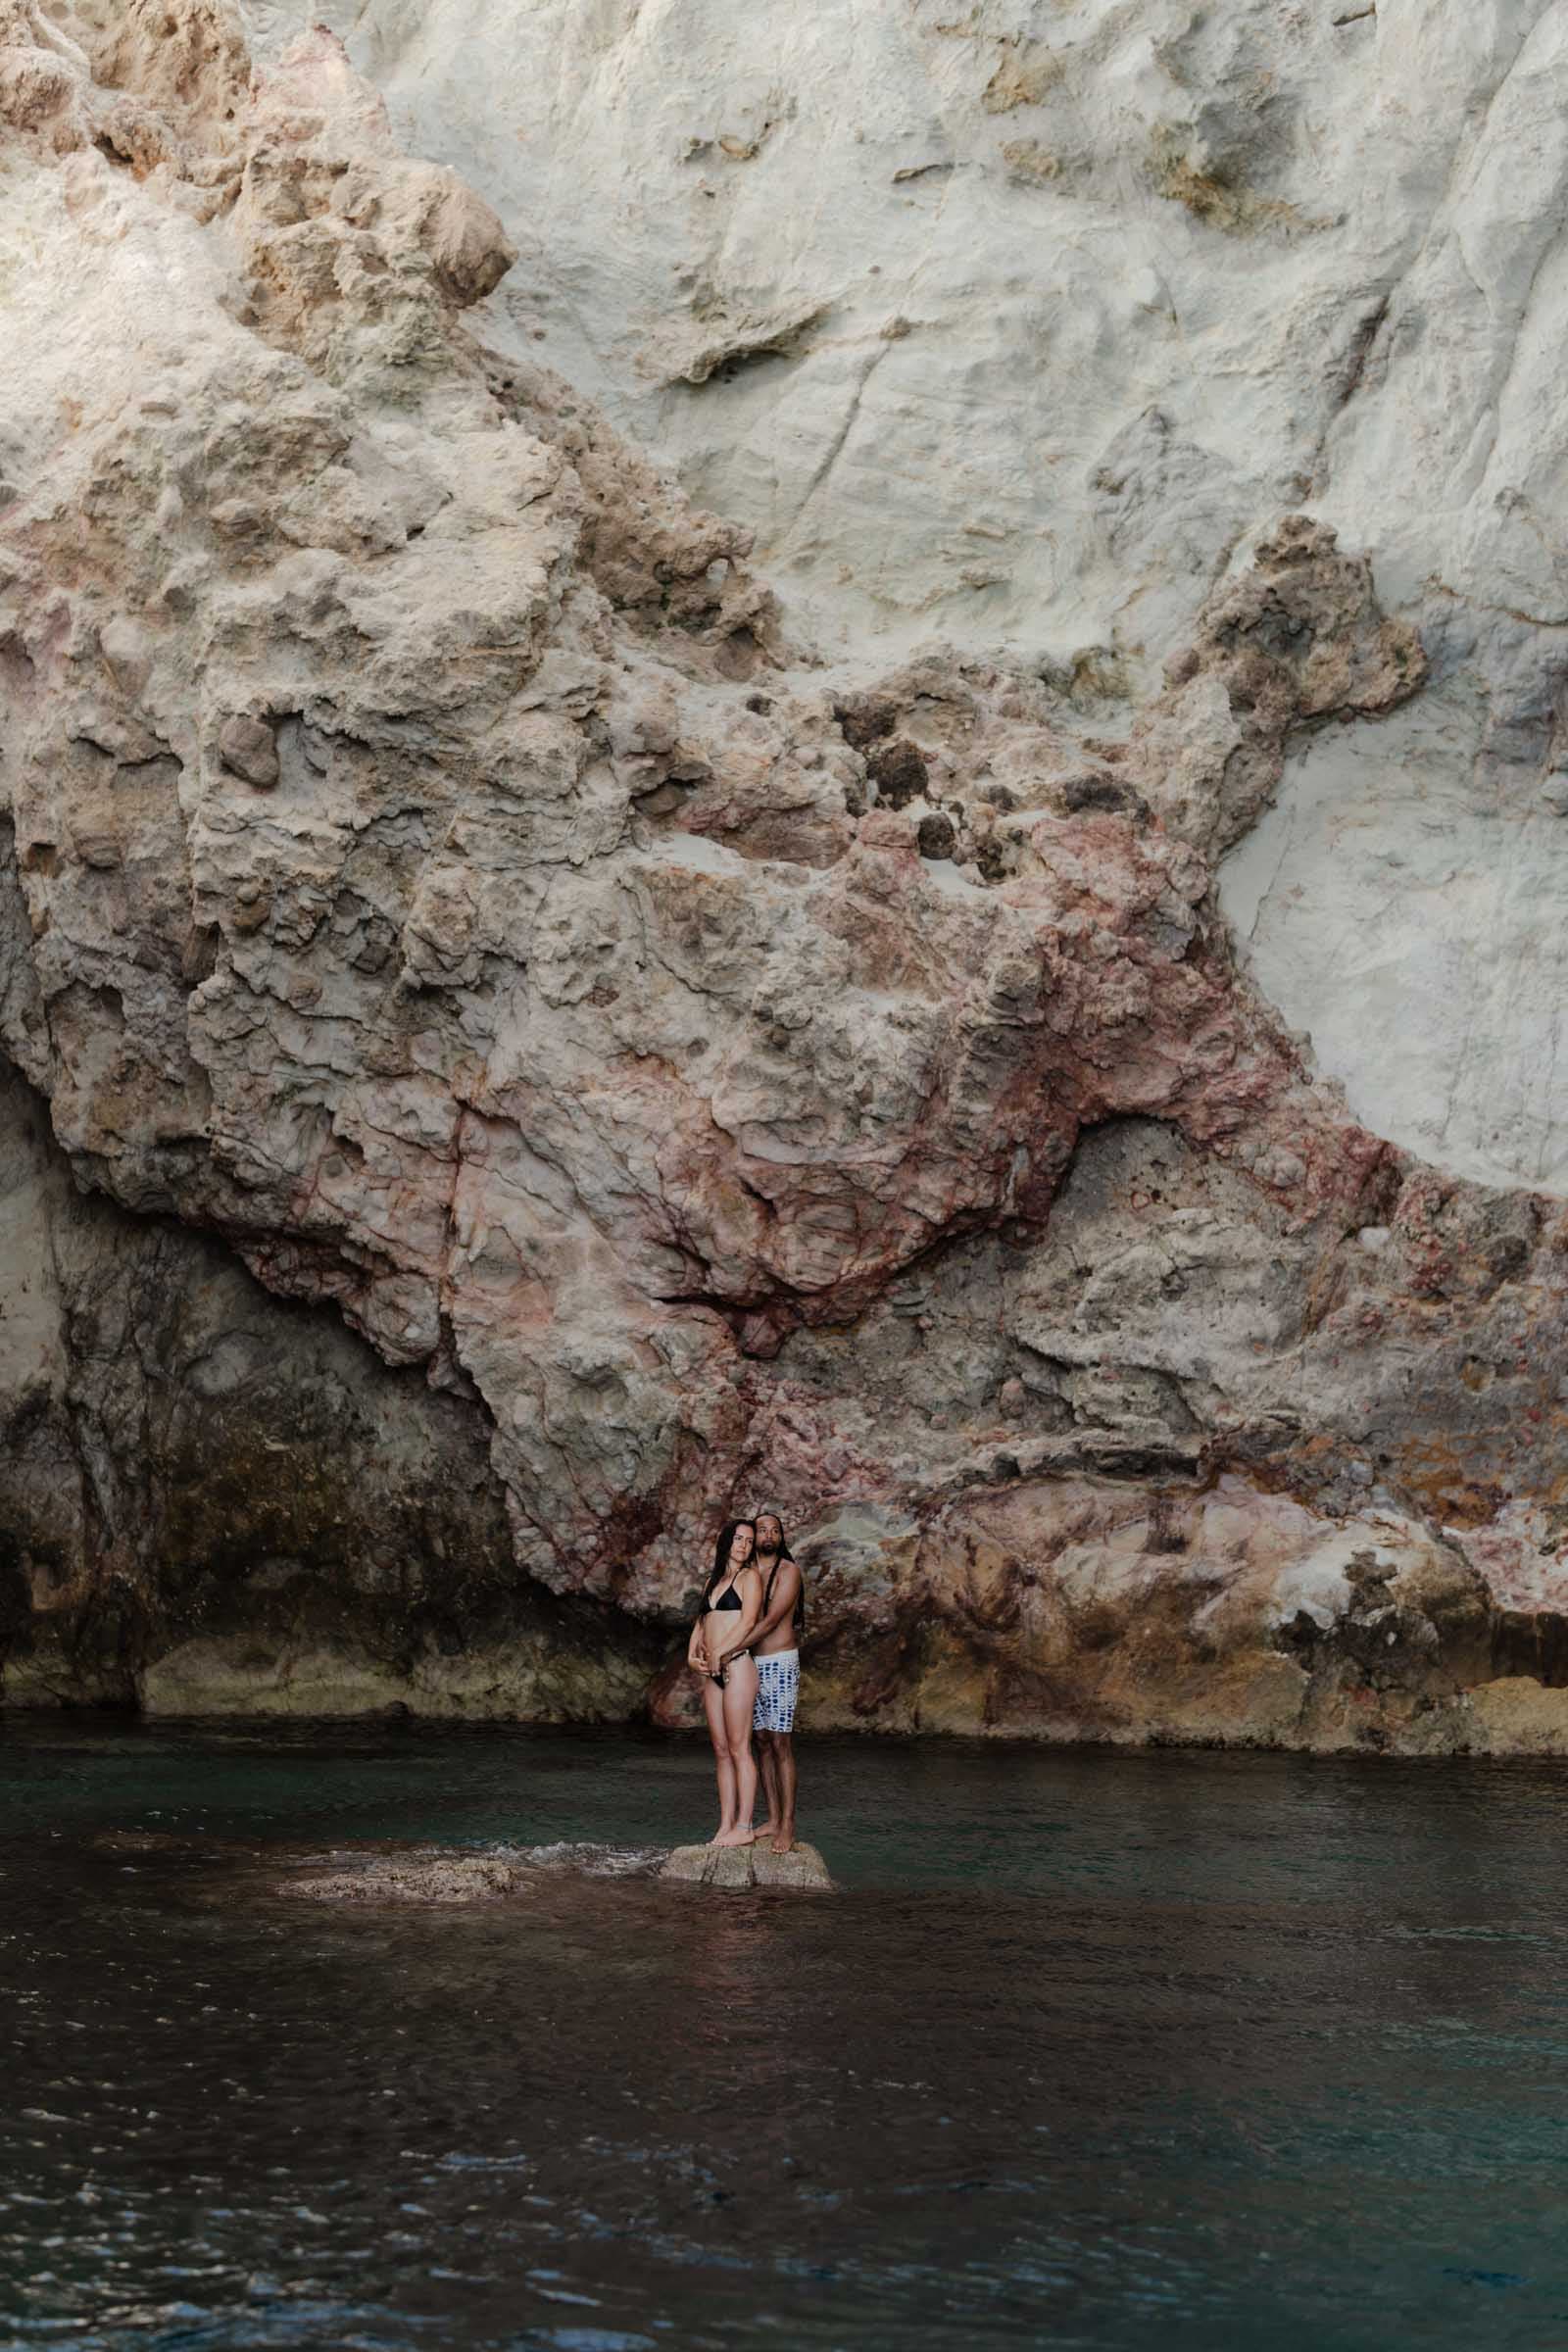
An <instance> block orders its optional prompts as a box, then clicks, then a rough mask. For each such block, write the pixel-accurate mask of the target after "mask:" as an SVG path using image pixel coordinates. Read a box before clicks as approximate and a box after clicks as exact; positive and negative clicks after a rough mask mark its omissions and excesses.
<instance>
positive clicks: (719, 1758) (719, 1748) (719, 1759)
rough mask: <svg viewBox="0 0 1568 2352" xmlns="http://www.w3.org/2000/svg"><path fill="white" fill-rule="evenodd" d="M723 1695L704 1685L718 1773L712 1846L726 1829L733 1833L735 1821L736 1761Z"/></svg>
mask: <svg viewBox="0 0 1568 2352" xmlns="http://www.w3.org/2000/svg"><path fill="white" fill-rule="evenodd" d="M724 1696H725V1694H724V1692H723V1691H721V1690H720V1689H719V1687H718V1685H717V1684H716V1683H712V1682H708V1683H704V1685H703V1713H704V1714H705V1715H706V1716H707V1717H708V1736H709V1738H710V1739H711V1740H712V1742H713V1762H714V1764H715V1765H716V1767H717V1770H718V1828H717V1829H716V1830H715V1831H714V1832H713V1835H712V1837H711V1838H710V1839H709V1841H708V1842H709V1844H710V1845H716V1844H717V1843H718V1841H719V1839H720V1838H722V1837H723V1835H724V1833H725V1832H726V1831H727V1830H733V1828H734V1827H735V1819H736V1814H735V1795H736V1789H735V1762H734V1758H733V1757H732V1756H731V1754H730V1752H729V1731H728V1729H727V1727H726V1725H725V1721H724Z"/></svg>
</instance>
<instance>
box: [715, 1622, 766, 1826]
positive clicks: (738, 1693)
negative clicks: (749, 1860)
mask: <svg viewBox="0 0 1568 2352" xmlns="http://www.w3.org/2000/svg"><path fill="white" fill-rule="evenodd" d="M720 1695H721V1697H722V1699H723V1702H724V1707H723V1720H724V1724H725V1727H726V1728H727V1730H728V1733H729V1752H730V1761H731V1766H732V1769H733V1771H734V1775H735V1810H734V1812H733V1814H732V1816H731V1818H730V1824H729V1827H728V1828H727V1829H723V1830H720V1832H719V1834H718V1836H717V1837H716V1838H714V1839H713V1843H714V1844H715V1845H748V1844H750V1842H751V1840H752V1838H753V1837H754V1836H755V1835H756V1833H755V1832H754V1830H753V1828H752V1813H753V1811H754V1809H755V1807H756V1804H757V1759H756V1757H755V1756H754V1755H753V1754H752V1709H753V1707H754V1706H755V1705H756V1704H757V1668H756V1666H755V1665H754V1664H753V1663H752V1660H751V1659H750V1658H732V1659H730V1661H729V1665H728V1680H727V1682H726V1684H725V1688H724V1690H723V1691H722V1692H721V1693H720Z"/></svg>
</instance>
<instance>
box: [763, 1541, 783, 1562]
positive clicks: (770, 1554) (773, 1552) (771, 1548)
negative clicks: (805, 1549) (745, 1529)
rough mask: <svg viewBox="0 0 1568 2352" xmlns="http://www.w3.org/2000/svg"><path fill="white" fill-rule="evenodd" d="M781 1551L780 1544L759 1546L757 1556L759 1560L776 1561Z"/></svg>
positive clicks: (781, 1546)
mask: <svg viewBox="0 0 1568 2352" xmlns="http://www.w3.org/2000/svg"><path fill="white" fill-rule="evenodd" d="M783 1549H784V1546H783V1544H759V1545H758V1546H757V1556H758V1558H759V1559H760V1560H776V1559H777V1558H778V1557H779V1555H780V1554H781V1553H782V1551H783Z"/></svg>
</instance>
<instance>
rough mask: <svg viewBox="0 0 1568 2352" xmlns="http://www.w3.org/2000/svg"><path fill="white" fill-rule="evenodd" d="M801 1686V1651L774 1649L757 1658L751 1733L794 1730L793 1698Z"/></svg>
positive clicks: (797, 1694)
mask: <svg viewBox="0 0 1568 2352" xmlns="http://www.w3.org/2000/svg"><path fill="white" fill-rule="evenodd" d="M800 1689H801V1653H800V1651H799V1650H798V1649H775V1650H774V1652H773V1654H772V1656H771V1657H769V1658H759V1659H758V1661H757V1704H756V1706H755V1707H754V1708H753V1709H752V1729H753V1731H754V1732H793V1731H794V1729H795V1701H796V1699H797V1698H798V1697H799V1695H800Z"/></svg>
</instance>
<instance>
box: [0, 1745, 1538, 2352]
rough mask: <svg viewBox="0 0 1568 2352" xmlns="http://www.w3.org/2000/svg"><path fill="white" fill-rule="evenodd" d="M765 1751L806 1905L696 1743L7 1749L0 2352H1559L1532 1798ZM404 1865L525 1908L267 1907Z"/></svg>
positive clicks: (1190, 1769)
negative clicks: (826, 1871) (476, 1860)
mask: <svg viewBox="0 0 1568 2352" xmlns="http://www.w3.org/2000/svg"><path fill="white" fill-rule="evenodd" d="M801 1757H802V1824H803V1832H804V1834H805V1835H807V1836H808V1837H809V1838H812V1839H813V1840H814V1841H815V1842H816V1843H817V1844H818V1845H819V1846H820V1847H821V1849H822V1851H823V1853H824V1854H825V1856H826V1857H827V1860H828V1862H829V1865H830V1867H831V1868H832V1870H833V1871H834V1873H835V1876H836V1878H837V1879H838V1881H839V1889H840V1890H839V1891H838V1892H837V1893H835V1894H833V1895H828V1896H815V1897H810V1896H801V1895H793V1896H792V1895H779V1894H768V1893H763V1892H759V1893H756V1894H752V1895H744V1896H735V1895H724V1894H720V1893H716V1892H713V1891H711V1890H705V1889H701V1888H694V1887H679V1886H672V1885H662V1884H661V1883H660V1882H659V1880H658V1879H657V1877H656V1876H654V1875H653V1866H654V1864H655V1863H656V1862H657V1858H658V1855H659V1853H660V1851H661V1850H662V1848H663V1847H665V1846H667V1845H670V1844H675V1843H680V1842H684V1841H689V1840H691V1839H693V1838H701V1837H703V1836H705V1835H707V1834H708V1832H709V1831H710V1830H711V1826H712V1823H711V1811H712V1793H711V1771H710V1767H709V1763H708V1760H707V1757H706V1754H705V1752H704V1750H703V1749H702V1747H701V1746H700V1745H699V1744H697V1743H696V1742H693V1741H689V1740H674V1739H667V1738H662V1737H655V1736H652V1735H636V1734H618V1733H616V1734H612V1733H594V1734H580V1735H566V1734H534V1733H528V1732H522V1731H491V1730H486V1731H482V1732H479V1731H468V1732H437V1731H431V1730H427V1729H420V1728H417V1727H398V1726H382V1725H378V1726H376V1727H374V1728H354V1727H344V1726H327V1725H319V1726H294V1727H286V1728H280V1727H277V1726H273V1725H262V1726H249V1727H245V1726H233V1727H225V1728H222V1729H209V1728H201V1729H196V1728H192V1729H170V1728H166V1727H135V1726H115V1725H112V1724H102V1723H99V1722H96V1721H93V1720H90V1719H81V1718H58V1719H51V1720H44V1719H29V1718H25V1717H20V1718H14V1719H11V1720H10V1721H7V1722H5V1723H3V1724H0V2018H3V2021H4V2024H3V2029H0V2031H3V2036H4V2038H3V2044H0V2063H3V2077H0V2093H3V2140H0V2344H3V2345H6V2346H26V2347H28V2352H31V2348H32V2347H37V2346H47V2345H73V2346H78V2347H84V2348H90V2352H97V2348H99V2347H102V2348H103V2352H130V2348H131V2347H137V2348H138V2352H155V2348H156V2352H175V2348H176V2347H178V2348H179V2352H199V2348H200V2352H206V2348H208V2347H213V2348H217V2347H224V2348H226V2347H231V2346H232V2347H239V2346H246V2347H249V2346H256V2347H279V2348H281V2347H296V2346H310V2347H317V2346H319V2347H321V2348H322V2352H327V2348H328V2347H338V2346H343V2347H350V2348H353V2347H364V2348H366V2352H417V2348H420V2347H427V2348H428V2352H449V2348H453V2352H467V2348H469V2347H472V2348H474V2352H477V2348H479V2347H487V2348H488V2347H495V2348H496V2352H500V2348H501V2347H507V2348H508V2352H514V2348H515V2352H524V2348H528V2352H534V2348H537V2352H648V2348H653V2347H659V2346H664V2345H668V2346H672V2347H673V2346H677V2345H678V2346H681V2347H691V2346H695V2347H705V2346H710V2345H711V2346H713V2347H718V2346H724V2347H736V2346H743V2347H749V2346H757V2347H761V2346H767V2347H796V2346H805V2347H812V2346H822V2347H837V2346H843V2347H857V2348H858V2347H876V2348H879V2352H880V2348H882V2347H886V2348H887V2352H939V2348H940V2352H949V2348H952V2352H958V2348H959V2347H965V2348H967V2347H971V2346H975V2345H992V2344H995V2345H1026V2344H1027V2345H1050V2346H1054V2347H1077V2346H1082V2347H1085V2348H1093V2352H1110V2348H1112V2347H1117V2348H1119V2347H1144V2346H1150V2347H1152V2346H1159V2347H1167V2346H1177V2347H1192V2348H1193V2352H1200V2348H1201V2352H1242V2348H1244V2347H1245V2348H1246V2352H1252V2348H1254V2347H1255V2348H1257V2352H1350V2348H1352V2347H1353V2348H1355V2352H1387V2348H1388V2347H1391V2346H1402V2345H1406V2344H1409V2345H1420V2346H1422V2347H1424V2348H1426V2352H1446V2348H1447V2347H1453V2348H1454V2352H1459V2348H1461V2347H1462V2348H1463V2352H1473V2347H1475V2346H1477V2345H1480V2344H1485V2345H1487V2346H1489V2347H1509V2346H1514V2345H1517V2346H1520V2347H1525V2346H1529V2347H1531V2348H1532V2352H1538V2348H1540V2347H1545V2346H1548V2345H1553V2344H1559V2343H1568V2223H1565V2214H1568V1854H1565V1843H1568V1841H1565V1838H1564V1836H1563V1832H1562V1822H1563V1817H1564V1796H1565V1775H1568V1767H1558V1766H1556V1765H1551V1764H1541V1765H1532V1764H1489V1763H1483V1762H1476V1763H1443V1764H1430V1763H1428V1764H1414V1763H1396V1762H1390V1761H1388V1760H1372V1759H1368V1760H1366V1761H1354V1762H1350V1761H1328V1760H1312V1759H1307V1758H1294V1757H1274V1756H1252V1755H1208V1754H1199V1753H1176V1752H1164V1753H1143V1754H1117V1753H1111V1752H1086V1751H1062V1750H1029V1749H1019V1748H1012V1747H1009V1748H998V1747H988V1746H984V1745H978V1744H977V1745H969V1744H957V1743H942V1742H932V1743H929V1744H924V1745H900V1744H894V1743H891V1742H871V1741H853V1740H820V1741H817V1740H803V1741H802V1743H801ZM127 1833H128V1834H129V1835H127ZM403 1839H416V1840H420V1841H425V1842H426V1843H428V1842H435V1843H439V1844H444V1845H451V1846H453V1847H454V1848H457V1849H460V1850H463V1851H472V1850H476V1849H483V1848H485V1847H488V1846H493V1845H499V1846H504V1847H505V1848H507V1849H508V1850H509V1851H513V1852H515V1851H516V1850H518V1849H526V1850H529V1851H531V1852H533V1853H534V1855H535V1857H536V1858H537V1859H538V1860H539V1862H540V1864H541V1867H540V1869H539V1871H538V1874H537V1877H536V1878H530V1879H529V1880H528V1882H527V1883H526V1887H525V1890H524V1891H523V1892H522V1893H520V1894H518V1895H516V1896H514V1897H512V1898H510V1899H508V1900H506V1901H503V1902H496V1903H490V1904H481V1905H474V1906H469V1907H448V1908H440V1909H428V1908H413V1907H407V1906H394V1905H386V1904H377V1903H369V1904H337V1905H333V1904H324V1903H313V1902H311V1901H309V1900H306V1899H303V1898H302V1897H299V1896H297V1895H293V1894H290V1893H289V1892H288V1891H287V1887H288V1886H289V1884H290V1878H289V1874H290V1872H291V1871H292V1870H293V1869H294V1867H295V1865H296V1863H297V1861H298V1860H299V1858H300V1857H301V1856H313V1855H317V1856H323V1857H324V1856H327V1855H333V1856H337V1857H340V1858H342V1857H347V1858H349V1859H350V1860H352V1858H353V1857H354V1855H355V1854H356V1853H357V1852H358V1850H359V1848H360V1846H361V1843H362V1841H379V1840H403ZM280 1887H282V1888H283V1889H284V1891H279V1888H280Z"/></svg>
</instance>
